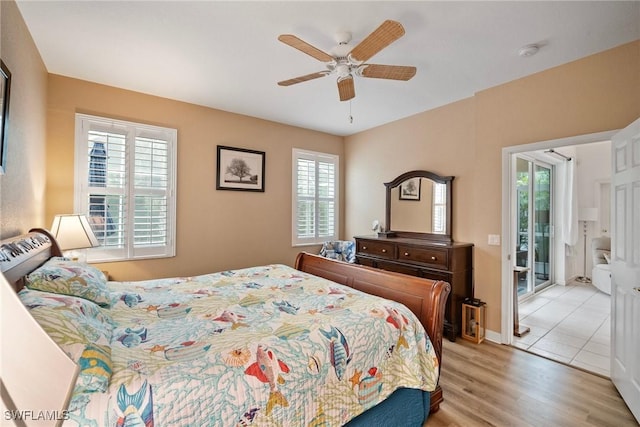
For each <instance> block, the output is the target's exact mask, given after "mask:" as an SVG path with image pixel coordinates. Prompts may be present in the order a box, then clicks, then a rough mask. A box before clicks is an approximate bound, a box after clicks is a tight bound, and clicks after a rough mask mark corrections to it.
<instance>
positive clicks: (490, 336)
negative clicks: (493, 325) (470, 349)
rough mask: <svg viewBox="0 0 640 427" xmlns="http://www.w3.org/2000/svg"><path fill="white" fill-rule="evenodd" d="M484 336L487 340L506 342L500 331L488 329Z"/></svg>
mask: <svg viewBox="0 0 640 427" xmlns="http://www.w3.org/2000/svg"><path fill="white" fill-rule="evenodd" d="M484 337H485V339H486V340H487V341H491V342H494V343H496V344H504V343H503V342H502V334H501V333H500V332H496V331H491V330H489V329H487V330H486V331H485V333H484Z"/></svg>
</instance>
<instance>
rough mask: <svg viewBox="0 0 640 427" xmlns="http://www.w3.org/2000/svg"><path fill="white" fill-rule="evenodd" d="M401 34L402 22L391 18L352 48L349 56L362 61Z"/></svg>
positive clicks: (402, 29) (402, 31)
mask: <svg viewBox="0 0 640 427" xmlns="http://www.w3.org/2000/svg"><path fill="white" fill-rule="evenodd" d="M403 35H404V27H403V26H402V24H400V23H399V22H396V21H391V20H387V21H384V22H383V23H382V25H380V26H379V27H378V28H376V29H375V31H374V32H373V33H371V34H369V35H368V36H367V38H366V39H364V40H362V41H361V42H360V43H359V44H358V45H357V46H356V47H354V48H353V50H352V51H351V56H352V57H353V58H354V59H356V60H357V61H361V62H364V61H366V60H368V59H369V58H371V57H372V56H373V55H375V54H376V53H378V52H380V51H381V50H382V49H384V48H385V47H387V46H389V45H390V44H391V43H393V42H394V41H396V40H398V39H399V38H400V37H402V36H403Z"/></svg>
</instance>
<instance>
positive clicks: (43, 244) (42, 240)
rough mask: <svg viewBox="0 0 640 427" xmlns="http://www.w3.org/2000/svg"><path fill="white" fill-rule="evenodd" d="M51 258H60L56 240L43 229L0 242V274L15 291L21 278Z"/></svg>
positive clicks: (21, 283) (20, 284) (17, 289)
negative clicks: (0, 273)
mask: <svg viewBox="0 0 640 427" xmlns="http://www.w3.org/2000/svg"><path fill="white" fill-rule="evenodd" d="M52 256H62V251H61V250H60V246H58V242H56V239H54V237H53V236H52V235H51V234H50V233H49V232H48V231H47V230H45V229H44V228H33V229H31V230H29V233H27V234H22V235H20V236H16V237H11V238H9V239H5V240H2V241H0V272H2V274H3V275H4V277H5V278H6V279H7V281H8V282H9V283H10V284H11V286H13V288H14V289H15V290H16V292H17V291H19V290H20V289H22V287H23V278H24V276H26V275H27V274H29V273H31V272H32V271H33V270H35V269H36V268H38V267H40V266H41V265H42V264H44V263H45V261H47V260H48V259H49V258H51V257H52Z"/></svg>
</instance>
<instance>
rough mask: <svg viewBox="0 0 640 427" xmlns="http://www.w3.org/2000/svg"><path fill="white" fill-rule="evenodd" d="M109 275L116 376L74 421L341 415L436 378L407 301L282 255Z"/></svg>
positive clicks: (432, 357)
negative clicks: (263, 260)
mask: <svg viewBox="0 0 640 427" xmlns="http://www.w3.org/2000/svg"><path fill="white" fill-rule="evenodd" d="M108 286H109V288H110V289H111V291H112V292H113V293H114V298H117V303H115V304H114V305H113V306H112V308H111V309H108V310H106V311H107V312H108V313H109V314H110V315H111V317H112V318H113V320H114V322H115V327H114V330H113V337H112V339H111V358H112V364H113V374H112V376H111V380H110V382H109V388H108V391H107V392H106V393H99V392H94V393H77V394H75V395H74V396H73V397H72V400H71V402H70V406H69V409H70V412H69V419H68V420H66V421H65V425H73V426H76V425H80V426H118V427H122V426H127V427H130V426H146V427H151V426H178V425H182V426H186V425H188V426H249V425H255V426H294V425H295V426H338V425H343V424H344V423H346V422H347V421H349V420H350V419H352V418H353V417H355V416H357V415H358V414H360V413H362V412H363V411H365V410H367V409H368V408H370V407H372V406H374V405H376V404H377V403H379V402H381V401H382V400H384V399H385V398H387V397H388V396H389V395H390V394H391V393H392V392H393V391H394V390H396V389H397V388H399V387H408V388H416V389H422V390H425V391H432V390H434V389H435V386H436V384H437V380H438V372H439V371H438V360H437V357H436V354H435V351H434V349H433V347H432V346H431V342H430V341H429V338H428V337H427V336H426V333H425V331H424V329H423V327H422V325H421V324H420V322H419V321H418V319H417V318H416V317H415V316H414V315H413V313H411V311H410V310H409V309H407V308H406V307H404V306H403V305H401V304H398V303H396V302H393V301H390V300H386V299H382V298H378V297H375V296H371V295H368V294H365V293H363V292H360V291H357V290H354V289H351V288H349V287H346V286H342V285H339V284H336V283H334V282H331V281H328V280H325V279H322V278H319V277H315V276H312V275H309V274H306V273H303V272H300V271H297V270H295V269H293V268H291V267H288V266H285V265H268V266H261V267H252V268H247V269H240V270H233V271H225V272H220V273H214V274H207V275H202V276H197V277H182V278H171V279H157V280H149V281H140V282H109V284H108Z"/></svg>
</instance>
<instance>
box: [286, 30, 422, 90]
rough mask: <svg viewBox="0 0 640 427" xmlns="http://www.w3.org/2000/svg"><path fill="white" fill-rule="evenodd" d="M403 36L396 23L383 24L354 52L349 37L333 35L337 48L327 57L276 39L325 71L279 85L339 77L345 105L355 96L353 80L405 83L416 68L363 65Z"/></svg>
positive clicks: (293, 41) (298, 41)
mask: <svg viewBox="0 0 640 427" xmlns="http://www.w3.org/2000/svg"><path fill="white" fill-rule="evenodd" d="M403 35H404V27H403V26H402V24H400V23H399V22H396V21H391V20H387V21H384V22H383V23H382V24H381V25H380V26H379V27H378V28H376V29H375V31H373V32H372V33H371V34H369V35H368V36H367V37H366V38H365V39H364V40H362V41H361V42H360V43H358V45H357V46H355V47H354V48H353V49H352V48H351V46H349V42H350V41H351V33H348V32H341V33H338V34H337V35H336V41H337V42H338V46H336V47H335V48H334V49H333V51H332V53H333V55H330V54H328V53H325V52H323V51H321V50H320V49H318V48H316V47H314V46H312V45H310V44H309V43H307V42H305V41H304V40H301V39H299V38H298V37H296V36H294V35H292V34H282V35H281V36H279V37H278V40H280V41H281V42H282V43H284V44H287V45H289V46H291V47H293V48H296V49H298V50H299V51H301V52H303V53H306V54H307V55H310V56H312V57H314V58H316V59H317V60H319V61H322V62H324V63H325V65H326V67H327V70H325V71H318V72H317V73H311V74H307V75H304V76H300V77H294V78H292V79H289V80H283V81H281V82H278V85H280V86H291V85H294V84H297V83H302V82H306V81H309V80H313V79H317V78H319V77H324V76H328V75H330V74H335V75H337V77H338V93H339V95H340V101H348V100H350V99H353V98H354V97H355V96H356V92H355V87H354V84H353V76H354V75H355V76H360V77H370V78H374V79H390V80H404V81H407V80H409V79H411V78H412V77H413V76H415V74H416V67H409V66H403V65H380V64H365V61H367V60H369V59H370V58H371V57H372V56H374V55H375V54H376V53H378V52H380V51H381V50H382V49H384V48H385V47H387V46H389V45H390V44H391V43H393V42H394V41H396V40H398V39H399V38H400V37H402V36H403Z"/></svg>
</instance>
